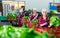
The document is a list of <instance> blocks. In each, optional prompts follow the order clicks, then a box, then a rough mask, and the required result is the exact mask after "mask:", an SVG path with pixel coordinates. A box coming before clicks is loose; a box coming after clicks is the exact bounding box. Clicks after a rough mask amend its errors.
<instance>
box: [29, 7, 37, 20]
mask: <svg viewBox="0 0 60 38" xmlns="http://www.w3.org/2000/svg"><path fill="white" fill-rule="evenodd" d="M29 16H30V21H33V20H35V19H37V17H38V13H37V10H36V8H34V9H33V12H32V13H30V14H29Z"/></svg>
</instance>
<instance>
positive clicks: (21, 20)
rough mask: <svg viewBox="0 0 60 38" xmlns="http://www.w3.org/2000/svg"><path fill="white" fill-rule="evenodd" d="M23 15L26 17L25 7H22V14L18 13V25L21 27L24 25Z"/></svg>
mask: <svg viewBox="0 0 60 38" xmlns="http://www.w3.org/2000/svg"><path fill="white" fill-rule="evenodd" d="M23 17H24V13H23V9H21V10H20V14H19V15H18V25H19V26H20V27H21V26H22V25H23Z"/></svg>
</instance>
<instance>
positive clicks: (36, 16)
mask: <svg viewBox="0 0 60 38" xmlns="http://www.w3.org/2000/svg"><path fill="white" fill-rule="evenodd" d="M37 17H38V13H37V14H36V16H35V17H34V19H33V20H32V21H34V20H35V19H36V18H37Z"/></svg>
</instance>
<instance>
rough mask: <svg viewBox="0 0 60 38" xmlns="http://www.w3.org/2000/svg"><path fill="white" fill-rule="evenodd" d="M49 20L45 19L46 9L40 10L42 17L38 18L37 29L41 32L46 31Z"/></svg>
mask: <svg viewBox="0 0 60 38" xmlns="http://www.w3.org/2000/svg"><path fill="white" fill-rule="evenodd" d="M48 27H49V18H48V17H47V11H46V9H42V16H40V17H39V18H38V28H39V29H40V28H41V29H42V30H48Z"/></svg>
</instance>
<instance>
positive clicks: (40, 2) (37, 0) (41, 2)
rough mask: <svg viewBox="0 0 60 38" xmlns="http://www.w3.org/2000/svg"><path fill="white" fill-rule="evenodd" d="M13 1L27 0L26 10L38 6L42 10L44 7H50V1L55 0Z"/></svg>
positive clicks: (59, 0) (58, 0)
mask: <svg viewBox="0 0 60 38" xmlns="http://www.w3.org/2000/svg"><path fill="white" fill-rule="evenodd" d="M13 1H25V8H26V10H28V9H32V8H37V10H38V11H40V10H41V9H42V8H46V9H49V3H50V2H53V0H13ZM55 2H60V0H55Z"/></svg>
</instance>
